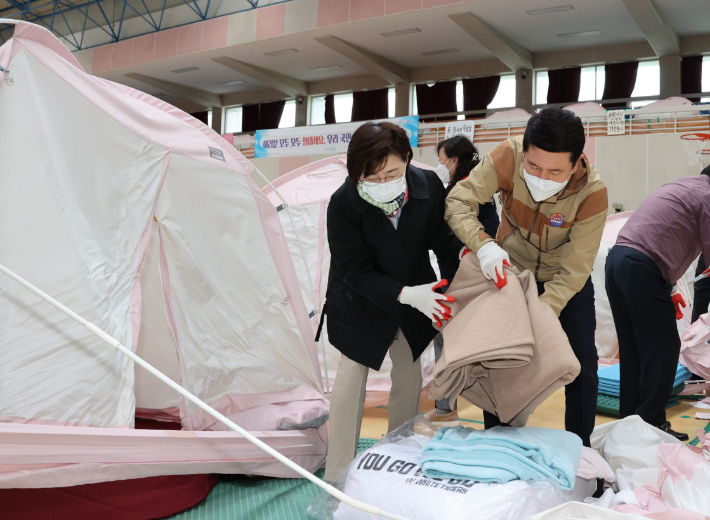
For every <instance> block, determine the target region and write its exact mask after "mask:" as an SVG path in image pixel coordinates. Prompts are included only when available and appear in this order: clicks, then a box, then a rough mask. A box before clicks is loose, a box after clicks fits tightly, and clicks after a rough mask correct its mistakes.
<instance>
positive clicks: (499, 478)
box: [421, 426, 582, 490]
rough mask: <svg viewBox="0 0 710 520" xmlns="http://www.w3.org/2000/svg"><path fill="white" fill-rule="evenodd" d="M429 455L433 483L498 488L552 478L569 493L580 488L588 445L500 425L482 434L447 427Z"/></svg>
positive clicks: (565, 435) (426, 466)
mask: <svg viewBox="0 0 710 520" xmlns="http://www.w3.org/2000/svg"><path fill="white" fill-rule="evenodd" d="M423 451H424V459H423V460H422V463H421V466H422V469H423V470H424V474H425V475H426V476H427V477H429V478H456V479H470V480H474V481H476V482H488V483H497V484H503V483H505V482H509V481H511V480H545V479H550V480H553V481H555V482H557V483H558V484H559V485H560V487H561V488H562V489H568V490H569V489H573V488H574V481H575V476H576V474H577V467H578V466H579V459H580V457H581V455H582V440H581V439H580V438H579V437H578V436H577V435H575V434H573V433H569V432H565V431H562V430H552V429H548V428H532V427H525V428H508V427H504V426H497V427H495V428H491V429H490V430H481V431H477V430H474V429H473V428H465V427H463V426H457V427H455V428H441V429H440V430H439V431H438V432H436V435H435V436H434V438H433V439H432V440H431V441H430V442H429V443H427V444H426V445H425V446H424V449H423Z"/></svg>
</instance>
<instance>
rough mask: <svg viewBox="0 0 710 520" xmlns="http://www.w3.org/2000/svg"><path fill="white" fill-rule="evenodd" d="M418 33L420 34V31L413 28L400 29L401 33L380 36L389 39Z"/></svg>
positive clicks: (395, 32)
mask: <svg viewBox="0 0 710 520" xmlns="http://www.w3.org/2000/svg"><path fill="white" fill-rule="evenodd" d="M419 32H422V30H421V29H417V28H416V27H414V28H412V29H402V30H401V31H390V32H386V33H382V36H384V37H385V38H389V37H390V36H402V35H403V34H414V33H419Z"/></svg>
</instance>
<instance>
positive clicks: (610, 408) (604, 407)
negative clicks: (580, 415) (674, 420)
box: [597, 384, 684, 417]
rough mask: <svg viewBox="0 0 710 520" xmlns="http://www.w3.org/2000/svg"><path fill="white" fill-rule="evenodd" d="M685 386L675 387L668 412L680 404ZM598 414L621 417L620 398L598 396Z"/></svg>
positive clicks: (668, 405) (667, 407)
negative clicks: (679, 397) (680, 395)
mask: <svg viewBox="0 0 710 520" xmlns="http://www.w3.org/2000/svg"><path fill="white" fill-rule="evenodd" d="M683 388H684V385H682V384H680V385H677V386H674V387H673V390H671V397H670V399H669V400H668V404H667V405H666V410H668V409H669V408H673V407H674V406H677V405H679V404H680V401H679V400H678V394H679V393H680V392H681V391H682V390H683ZM597 413H603V414H604V415H611V416H612V417H619V398H618V397H614V396H613V395H605V394H597Z"/></svg>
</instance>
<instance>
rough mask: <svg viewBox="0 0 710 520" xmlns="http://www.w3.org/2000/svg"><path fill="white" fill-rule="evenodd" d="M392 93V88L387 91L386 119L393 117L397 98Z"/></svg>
mask: <svg viewBox="0 0 710 520" xmlns="http://www.w3.org/2000/svg"><path fill="white" fill-rule="evenodd" d="M395 96H396V94H395V92H394V87H393V88H390V89H389V90H388V91H387V117H390V118H391V117H394V107H395V102H396V101H397V98H396V97H395Z"/></svg>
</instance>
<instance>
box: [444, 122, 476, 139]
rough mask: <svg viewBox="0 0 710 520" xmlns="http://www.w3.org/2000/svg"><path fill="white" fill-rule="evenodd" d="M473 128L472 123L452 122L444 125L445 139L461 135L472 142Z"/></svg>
mask: <svg viewBox="0 0 710 520" xmlns="http://www.w3.org/2000/svg"><path fill="white" fill-rule="evenodd" d="M473 126H474V125H473V121H452V122H450V123H446V136H445V139H448V138H449V137H454V136H456V135H463V136H466V137H468V138H469V140H471V141H473Z"/></svg>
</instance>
